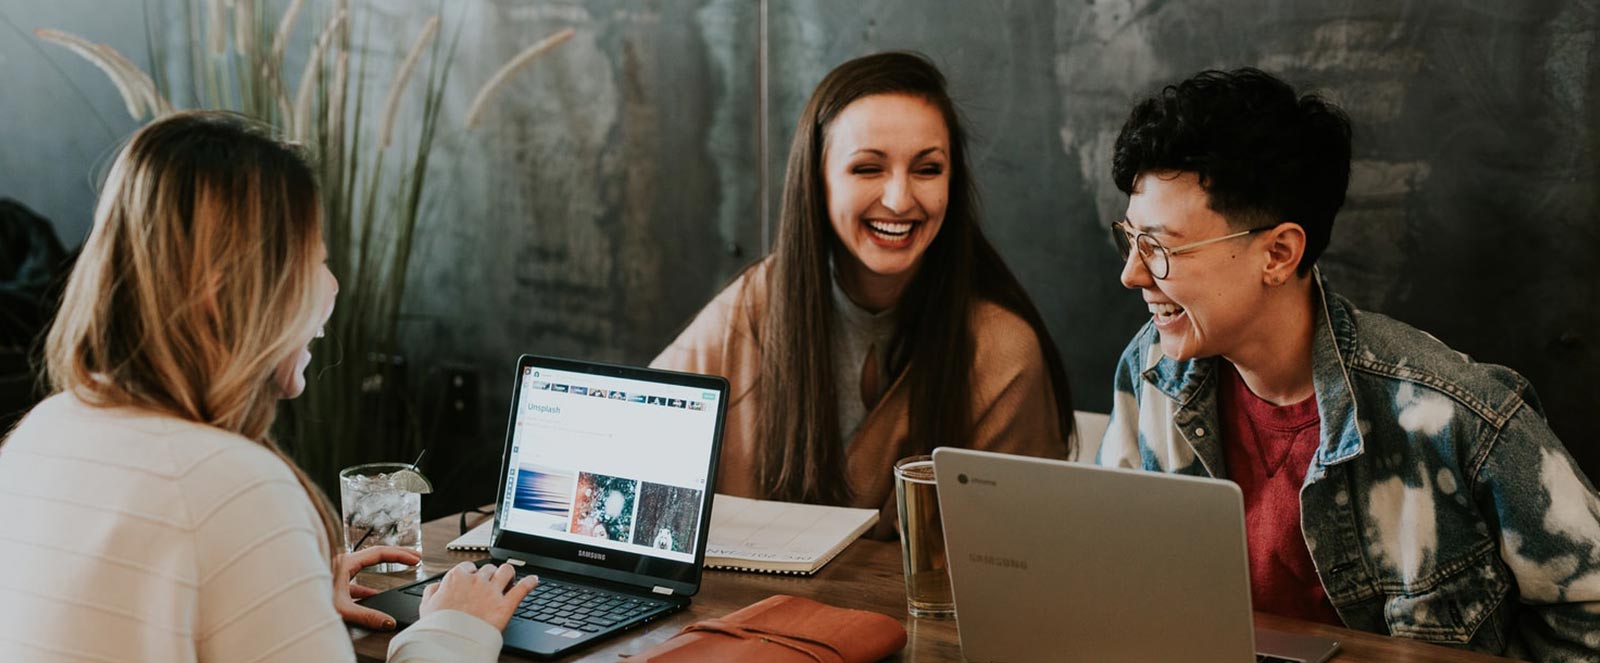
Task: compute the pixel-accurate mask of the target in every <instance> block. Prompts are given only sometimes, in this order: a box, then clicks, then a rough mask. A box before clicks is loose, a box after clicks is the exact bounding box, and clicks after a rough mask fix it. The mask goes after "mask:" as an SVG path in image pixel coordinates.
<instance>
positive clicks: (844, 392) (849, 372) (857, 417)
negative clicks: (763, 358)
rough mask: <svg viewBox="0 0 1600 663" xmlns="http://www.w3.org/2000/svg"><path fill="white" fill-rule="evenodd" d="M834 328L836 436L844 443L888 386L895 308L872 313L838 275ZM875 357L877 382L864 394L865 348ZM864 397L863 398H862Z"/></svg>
mask: <svg viewBox="0 0 1600 663" xmlns="http://www.w3.org/2000/svg"><path fill="white" fill-rule="evenodd" d="M832 282H833V311H834V316H833V330H832V332H833V333H832V338H831V339H829V341H830V345H831V346H832V350H833V376H834V386H835V392H834V393H835V395H836V396H837V398H838V399H839V400H838V403H839V438H840V439H841V440H844V443H845V444H846V445H848V444H850V438H852V437H854V436H855V433H856V429H857V428H859V427H860V426H861V421H862V420H863V419H866V417H867V412H868V411H869V410H870V408H869V407H868V406H867V402H868V400H870V402H871V403H872V404H874V405H876V404H877V402H878V399H880V398H882V397H883V393H884V392H885V391H888V390H889V383H890V382H892V380H891V378H892V377H893V373H892V372H891V371H890V370H889V368H890V367H889V363H888V361H889V357H888V348H889V340H890V339H891V338H892V337H893V336H894V325H895V309H894V308H893V307H891V308H889V309H887V310H885V311H882V312H880V313H872V312H870V311H867V310H866V309H863V308H861V307H860V306H857V305H856V303H855V302H853V301H850V296H849V295H846V294H845V292H844V290H843V289H841V288H840V287H839V278H838V276H837V275H836V276H835V277H834V278H833V279H832ZM874 349H875V353H876V358H877V370H878V383H877V385H876V387H877V389H876V390H875V393H872V394H863V393H862V390H861V377H862V375H864V374H865V372H866V364H867V352H868V351H869V350H874ZM864 398H865V399H866V400H864Z"/></svg>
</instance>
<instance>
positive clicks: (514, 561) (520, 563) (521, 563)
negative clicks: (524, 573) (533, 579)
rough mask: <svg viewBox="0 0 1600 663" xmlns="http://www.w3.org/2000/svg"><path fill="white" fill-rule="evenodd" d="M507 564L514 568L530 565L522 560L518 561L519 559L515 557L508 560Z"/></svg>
mask: <svg viewBox="0 0 1600 663" xmlns="http://www.w3.org/2000/svg"><path fill="white" fill-rule="evenodd" d="M506 563H507V564H510V565H512V566H527V565H528V563H527V562H524V561H522V560H520V559H517V558H515V557H512V558H510V559H507V560H506Z"/></svg>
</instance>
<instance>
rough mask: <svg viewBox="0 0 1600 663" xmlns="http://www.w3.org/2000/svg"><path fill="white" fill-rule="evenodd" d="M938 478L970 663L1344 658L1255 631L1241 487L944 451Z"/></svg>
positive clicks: (1310, 662) (1324, 646) (1321, 646)
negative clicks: (971, 662) (1251, 606)
mask: <svg viewBox="0 0 1600 663" xmlns="http://www.w3.org/2000/svg"><path fill="white" fill-rule="evenodd" d="M933 464H934V473H935V475H936V480H937V482H938V484H939V511H940V514H941V517H942V518H943V520H944V537H945V545H946V550H947V553H948V555H949V563H950V565H949V570H950V581H951V584H952V587H953V589H954V593H955V600H956V615H957V618H958V622H957V626H958V629H959V630H960V635H961V651H962V654H963V655H965V656H966V658H967V660H969V661H973V662H974V663H1022V662H1024V661H1050V660H1060V661H1119V662H1123V663H1139V662H1150V663H1171V662H1172V661H1185V662H1186V663H1241V662H1245V661H1271V662H1274V663H1280V662H1293V663H1322V662H1323V661H1327V660H1328V659H1329V658H1331V657H1332V656H1333V655H1334V653H1335V652H1336V651H1338V648H1339V645H1338V643H1336V642H1334V641H1332V640H1327V639H1325V638H1318V637H1312V636H1304V635H1297V634H1288V633H1277V632H1269V631H1265V630H1262V631H1256V630H1255V629H1254V622H1253V618H1252V617H1253V615H1252V612H1251V609H1250V571H1249V563H1248V561H1247V557H1246V555H1247V553H1246V549H1245V545H1246V544H1245V533H1244V500H1243V497H1242V496H1241V494H1240V493H1239V487H1238V486H1237V485H1235V484H1233V483H1232V482H1229V481H1220V480H1216V479H1207V478H1197V477H1188V476H1179V475H1174V474H1162V473H1156V472H1140V471H1136V470H1121V469H1109V468H1102V467H1095V466H1091V465H1081V464H1076V463H1068V462H1065V461H1056V460H1046V459H1041V458H1029V457H1024V456H1012V455H1005V454H996V453H988V452H981V451H968V450H965V449H948V448H940V449H935V450H934V452H933ZM1258 652H1259V654H1258Z"/></svg>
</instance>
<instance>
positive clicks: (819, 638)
mask: <svg viewBox="0 0 1600 663" xmlns="http://www.w3.org/2000/svg"><path fill="white" fill-rule="evenodd" d="M905 646H906V629H905V627H904V626H902V625H901V624H900V622H898V621H896V620H895V619H893V618H891V617H889V616H888V615H882V614H879V613H876V612H869V611H866V610H849V609H845V608H836V607H834V606H831V605H827V604H823V603H818V602H816V601H813V600H811V599H805V598H800V597H797V596H786V595H782V594H780V595H777V596H772V597H768V598H766V599H763V600H761V601H759V602H757V603H754V604H751V605H749V606H746V607H744V608H741V609H739V610H737V611H735V612H733V613H730V614H728V615H727V616H725V617H720V618H717V619H706V620H702V621H698V622H695V623H693V624H690V625H688V626H686V627H684V629H683V630H682V631H680V632H679V633H678V634H677V635H674V636H672V638H671V639H669V640H667V641H666V642H663V643H661V644H660V645H657V646H655V647H652V648H650V649H649V650H647V651H644V652H641V653H639V654H635V655H633V656H631V657H629V658H628V659H627V660H628V661H630V662H631V663H724V662H729V663H731V662H733V661H739V662H745V661H762V662H763V663H874V662H875V661H879V660H882V659H884V658H886V657H888V656H889V655H891V654H893V653H895V652H897V651H900V650H901V649H902V648H904V647H905Z"/></svg>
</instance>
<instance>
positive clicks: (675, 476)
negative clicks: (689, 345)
mask: <svg viewBox="0 0 1600 663" xmlns="http://www.w3.org/2000/svg"><path fill="white" fill-rule="evenodd" d="M727 396H728V383H727V381H726V380H724V379H722V378H720V377H714V376H706V375H692V374H687V373H676V372H671V371H659V370H653V369H647V368H635V367H628V366H615V365H610V364H601V363H595V362H586V361H575V360H569V359H557V358H553V357H539V356H534V355H523V356H522V357H521V358H519V359H518V360H517V370H516V380H515V382H514V384H513V389H512V398H511V416H510V419H509V423H508V426H507V430H506V441H505V453H504V454H503V455H502V457H501V458H502V460H501V468H500V477H501V478H500V493H499V500H498V502H499V508H498V509H496V514H495V527H494V534H493V537H492V539H491V545H490V553H491V554H492V555H494V556H495V557H499V558H504V559H509V560H513V561H522V562H524V563H526V564H528V565H531V566H538V567H542V568H548V569H554V570H557V571H563V572H567V573H575V574H580V575H585V576H589V577H594V578H602V579H605V580H610V581H614V582H620V583H625V584H629V585H634V586H637V587H640V588H644V589H647V590H653V591H655V592H656V593H659V594H664V595H693V594H694V593H696V592H697V591H699V589H700V573H701V567H702V565H703V564H704V562H705V553H706V538H707V532H706V530H707V526H708V524H709V522H710V519H711V497H712V495H713V494H714V493H715V491H716V476H717V472H716V468H717V457H718V454H719V452H720V451H721V448H722V428H723V420H724V418H725V416H726V414H727V401H728V399H727Z"/></svg>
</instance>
